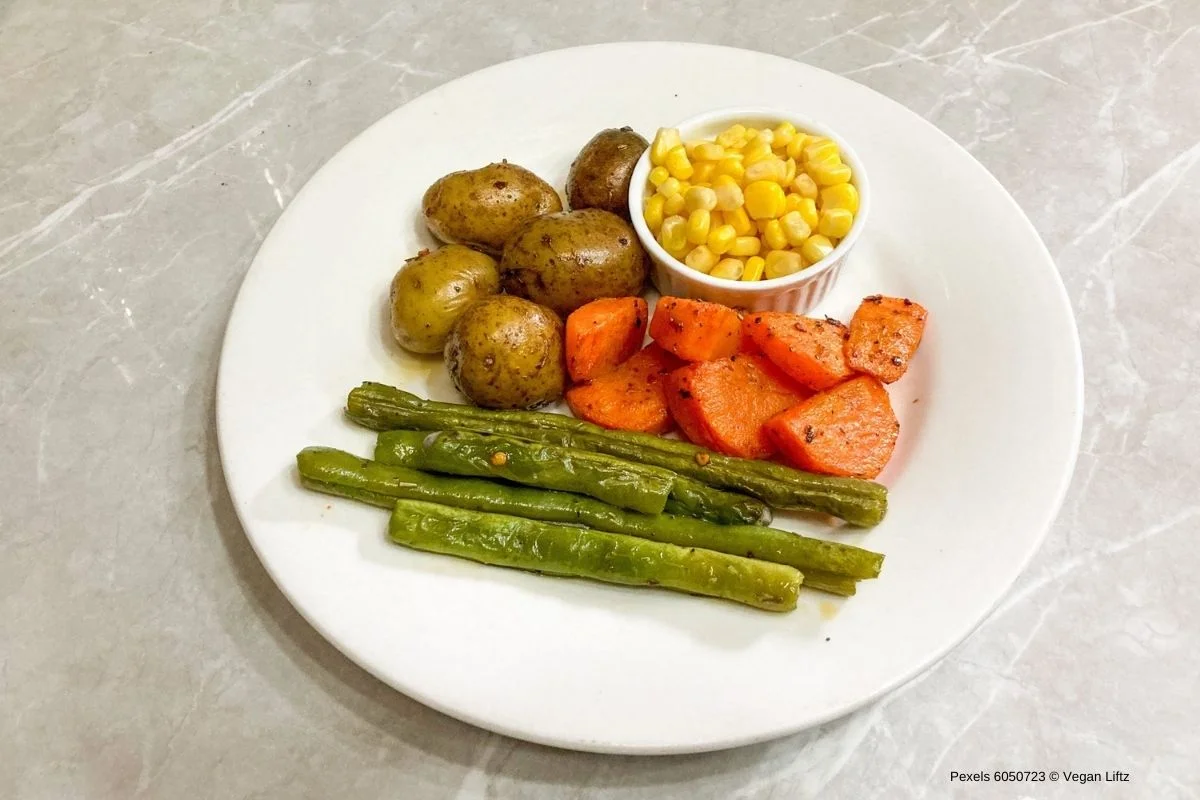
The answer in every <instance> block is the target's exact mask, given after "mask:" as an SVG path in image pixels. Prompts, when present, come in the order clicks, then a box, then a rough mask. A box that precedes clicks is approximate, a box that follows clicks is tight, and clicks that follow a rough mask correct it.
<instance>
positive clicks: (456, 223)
mask: <svg viewBox="0 0 1200 800" xmlns="http://www.w3.org/2000/svg"><path fill="white" fill-rule="evenodd" d="M554 211H562V200H561V199H560V198H559V196H558V193H557V192H555V191H554V187H552V186H551V185H550V184H548V183H546V182H545V181H544V180H542V179H541V178H539V177H538V176H537V175H534V174H533V173H532V172H530V171H529V170H527V169H525V168H524V167H519V166H517V165H516V164H510V163H508V162H507V161H501V162H500V163H499V164H488V165H487V166H486V167H481V168H479V169H472V170H466V171H463V172H451V173H450V174H449V175H444V176H442V177H441V178H439V179H438V180H436V181H435V182H434V183H433V185H432V186H430V187H429V188H428V189H427V190H426V191H425V196H424V197H423V198H422V199H421V213H422V214H423V216H424V217H425V224H426V225H428V226H429V230H430V231H432V232H433V235H434V236H436V237H438V238H439V239H441V240H442V241H443V242H458V243H461V244H467V245H471V246H472V247H475V248H477V249H479V250H483V251H486V252H488V253H495V254H499V253H500V250H501V249H502V248H503V247H504V242H505V241H506V240H507V239H508V237H509V236H510V235H511V234H512V233H513V231H515V230H516V229H517V228H519V227H520V226H521V225H522V224H523V223H524V222H525V221H526V220H529V219H531V218H533V217H536V216H539V215H541V214H549V213H551V212H554Z"/></svg>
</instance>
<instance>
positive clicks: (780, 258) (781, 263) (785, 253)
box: [763, 250, 804, 278]
mask: <svg viewBox="0 0 1200 800" xmlns="http://www.w3.org/2000/svg"><path fill="white" fill-rule="evenodd" d="M802 269H804V259H803V258H801V257H800V254H799V253H796V252H793V251H791V250H772V251H771V252H769V253H767V258H766V261H765V263H764V264H763V274H764V275H766V277H767V278H782V277H784V276H785V275H794V274H795V273H797V272H799V271H800V270H802Z"/></svg>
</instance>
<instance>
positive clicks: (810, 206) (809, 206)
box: [796, 197, 821, 228]
mask: <svg viewBox="0 0 1200 800" xmlns="http://www.w3.org/2000/svg"><path fill="white" fill-rule="evenodd" d="M796 210H797V211H799V212H800V218H801V219H803V220H804V222H805V223H806V224H807V225H808V227H810V228H815V227H817V223H818V222H820V221H821V217H820V216H819V215H818V214H817V201H816V200H813V199H812V198H811V197H805V198H804V199H802V200H801V201H800V207H799V208H798V209H796Z"/></svg>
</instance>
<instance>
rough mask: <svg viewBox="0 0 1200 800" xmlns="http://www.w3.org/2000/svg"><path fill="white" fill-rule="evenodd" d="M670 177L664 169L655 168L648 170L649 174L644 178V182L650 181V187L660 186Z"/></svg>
mask: <svg viewBox="0 0 1200 800" xmlns="http://www.w3.org/2000/svg"><path fill="white" fill-rule="evenodd" d="M669 177H671V173H669V172H667V168H666V167H655V168H654V169H652V170H650V174H649V175H648V176H646V180H648V181H650V185H651V186H662V183H663V181H665V180H666V179H667V178H669Z"/></svg>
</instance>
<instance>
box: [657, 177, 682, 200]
mask: <svg viewBox="0 0 1200 800" xmlns="http://www.w3.org/2000/svg"><path fill="white" fill-rule="evenodd" d="M679 189H680V186H679V179H678V178H667V179H666V180H665V181H663V182H662V183H660V184H659V185H658V189H657V191H658V193H659V194H661V195H662V196H663V197H671V196H672V195H676V194H679V193H680V192H679Z"/></svg>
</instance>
